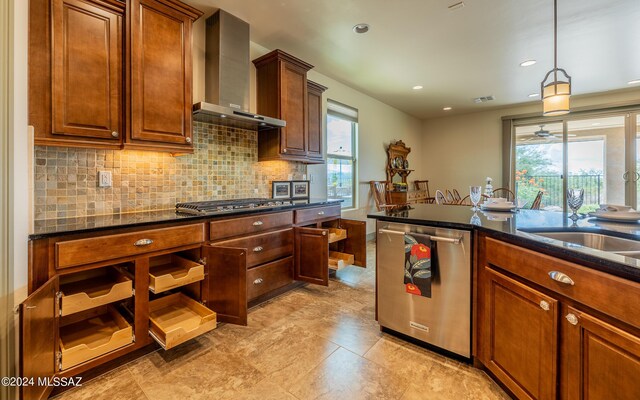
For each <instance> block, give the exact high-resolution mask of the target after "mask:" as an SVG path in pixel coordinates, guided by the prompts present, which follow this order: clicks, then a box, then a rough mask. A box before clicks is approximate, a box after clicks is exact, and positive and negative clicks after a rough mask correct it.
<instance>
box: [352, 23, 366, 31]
mask: <svg viewBox="0 0 640 400" xmlns="http://www.w3.org/2000/svg"><path fill="white" fill-rule="evenodd" d="M353 31H354V32H355V33H367V32H369V24H358V25H355V26H354V27H353Z"/></svg>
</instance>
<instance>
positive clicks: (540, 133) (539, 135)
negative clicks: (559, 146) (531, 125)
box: [521, 125, 562, 142]
mask: <svg viewBox="0 0 640 400" xmlns="http://www.w3.org/2000/svg"><path fill="white" fill-rule="evenodd" d="M539 126H540V129H539V130H537V131H535V132H533V134H532V135H531V137H530V138H528V139H521V140H522V141H524V142H530V141H537V142H540V139H543V140H544V141H545V142H548V141H555V140H556V139H560V140H562V134H561V133H559V134H554V133H551V132H550V131H549V130H547V129H544V125H539Z"/></svg>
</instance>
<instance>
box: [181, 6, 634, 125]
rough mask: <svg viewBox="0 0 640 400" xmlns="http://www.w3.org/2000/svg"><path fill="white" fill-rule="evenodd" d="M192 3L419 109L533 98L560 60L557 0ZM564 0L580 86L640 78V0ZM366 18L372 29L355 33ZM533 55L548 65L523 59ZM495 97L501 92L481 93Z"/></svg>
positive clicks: (564, 36) (563, 52)
mask: <svg viewBox="0 0 640 400" xmlns="http://www.w3.org/2000/svg"><path fill="white" fill-rule="evenodd" d="M185 2H186V3H189V4H191V5H193V6H195V7H197V8H199V9H201V10H202V11H204V12H205V13H207V15H209V14H211V13H213V12H214V11H215V10H216V9H217V8H222V9H224V10H226V11H228V12H230V13H231V14H234V15H236V16H238V17H240V18H242V19H244V20H245V21H247V22H248V23H249V24H250V25H251V40H252V41H253V42H255V43H258V44H260V45H262V46H265V47H267V48H271V49H275V48H280V49H282V50H284V51H286V52H289V53H291V54H293V55H295V56H297V57H299V58H301V59H303V60H305V61H307V62H309V63H311V64H313V65H315V66H316V67H315V70H317V71H318V72H320V73H322V74H324V75H326V76H329V77H331V78H333V79H335V80H338V81H340V82H343V83H345V84H347V85H349V86H351V87H353V88H355V89H357V90H359V91H361V92H363V93H366V94H368V95H370V96H372V97H374V98H377V99H379V100H381V101H383V102H384V103H387V104H389V105H391V106H393V107H396V108H398V109H400V110H403V111H405V112H407V113H408V114H411V115H414V116H416V117H419V118H429V117H434V116H442V115H447V113H464V112H472V111H480V110H482V109H483V108H486V107H495V106H505V105H511V104H517V103H525V102H530V101H532V99H531V98H529V97H528V95H529V94H531V93H539V92H540V82H541V81H542V79H543V78H544V75H545V74H546V72H547V71H548V70H550V69H551V68H552V67H553V2H552V1H551V0H465V1H464V3H465V7H463V8H460V9H457V10H453V11H451V10H449V9H448V6H449V5H451V4H455V3H457V2H459V0H397V1H388V0H350V1H345V0H316V1H313V0H185ZM558 3H559V4H558V52H559V54H558V64H559V65H558V66H559V67H561V68H565V69H566V70H567V72H568V73H569V74H570V75H571V76H572V79H573V85H572V86H573V93H574V94H576V95H579V94H586V93H596V92H603V91H609V90H615V89H621V88H627V87H628V85H627V82H628V81H630V80H634V79H640V51H638V44H639V42H638V40H639V39H638V38H640V24H639V23H637V21H638V20H640V1H638V0H615V1H612V0H558ZM362 22H366V23H368V24H370V25H371V30H370V31H369V32H368V33H366V34H361V35H358V34H355V33H353V32H352V27H353V26H354V25H355V24H357V23H362ZM529 59H535V60H537V64H535V65H533V66H531V67H526V68H525V67H520V66H519V64H520V63H521V62H522V61H525V60H529ZM415 85H421V86H423V87H424V89H422V90H417V91H414V90H412V87H413V86H415ZM638 86H639V87H640V84H639V85H638ZM487 95H493V96H495V100H494V101H490V102H487V103H482V104H475V103H474V102H473V99H474V98H475V97H479V96H487ZM534 100H535V99H534ZM447 106H448V107H452V108H453V110H452V111H443V110H442V109H443V107H447Z"/></svg>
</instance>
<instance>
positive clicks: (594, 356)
mask: <svg viewBox="0 0 640 400" xmlns="http://www.w3.org/2000/svg"><path fill="white" fill-rule="evenodd" d="M563 311H564V312H563V317H564V318H563V319H562V333H563V335H562V336H563V346H562V351H563V353H562V354H563V357H562V359H563V364H562V381H561V387H562V388H563V391H564V393H563V394H565V396H563V398H566V399H572V400H573V399H576V400H577V399H591V400H596V399H601V400H609V399H617V400H627V399H628V400H631V399H640V379H639V378H640V338H639V337H638V336H635V335H632V334H630V333H628V332H625V331H623V330H621V329H619V328H616V327H614V326H612V325H609V324H607V323H606V322H603V321H601V320H599V319H597V318H595V317H593V316H591V315H589V314H586V313H583V312H581V311H579V310H576V309H574V308H572V307H563Z"/></svg>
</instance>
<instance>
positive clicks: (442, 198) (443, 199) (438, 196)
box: [436, 190, 448, 205]
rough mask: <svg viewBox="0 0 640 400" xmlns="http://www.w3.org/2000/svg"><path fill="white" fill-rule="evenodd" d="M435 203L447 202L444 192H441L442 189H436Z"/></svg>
mask: <svg viewBox="0 0 640 400" xmlns="http://www.w3.org/2000/svg"><path fill="white" fill-rule="evenodd" d="M436 204H440V205H442V204H448V203H447V198H446V197H445V196H444V193H442V190H436Z"/></svg>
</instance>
